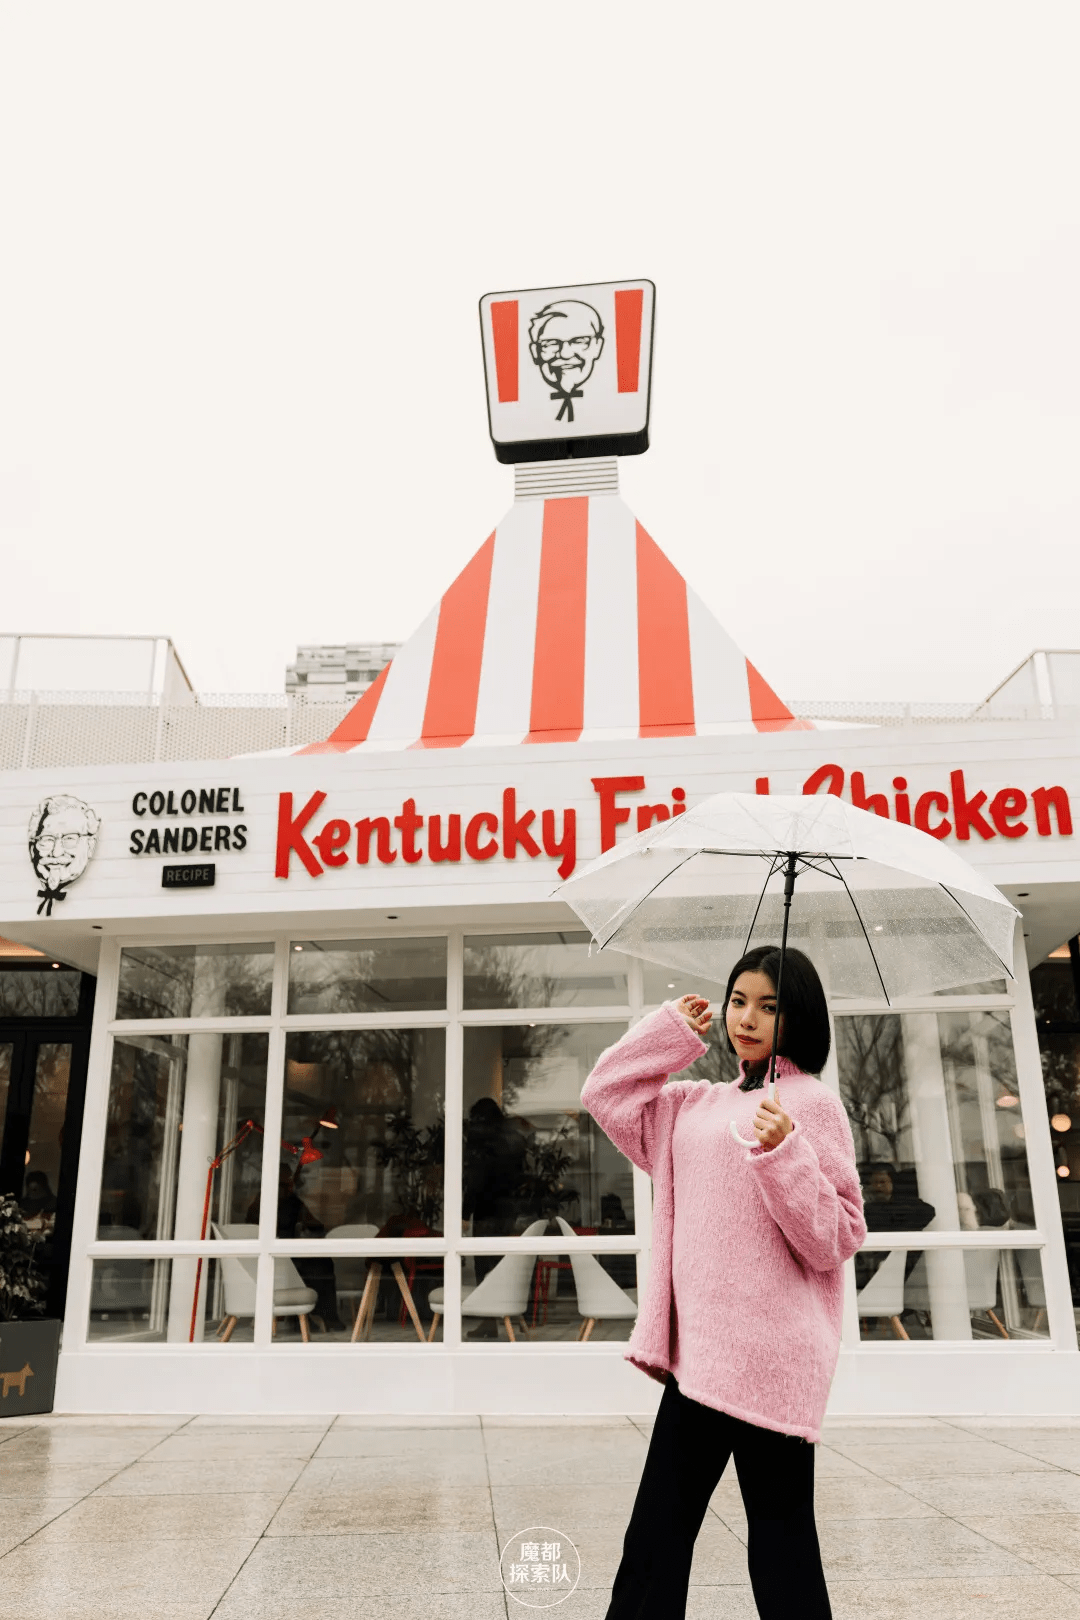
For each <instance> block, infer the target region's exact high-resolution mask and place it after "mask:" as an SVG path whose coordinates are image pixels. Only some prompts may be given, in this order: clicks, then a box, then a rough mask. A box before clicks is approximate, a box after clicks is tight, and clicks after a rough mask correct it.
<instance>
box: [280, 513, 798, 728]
mask: <svg viewBox="0 0 1080 1620" xmlns="http://www.w3.org/2000/svg"><path fill="white" fill-rule="evenodd" d="M807 728H808V723H807V722H806V721H800V720H796V719H795V717H794V716H793V715H792V713H791V711H790V709H788V708H787V707H786V706H785V705H784V704H783V703H782V702H781V701H780V699H779V698H778V697H777V696H776V694H775V692H774V691H773V690H772V688H771V687H770V686H769V685H768V683H767V682H766V681H765V680H764V679H763V678H762V676H761V675H759V674H758V672H757V670H756V669H755V668H754V666H753V664H751V663H750V661H749V659H748V658H746V657H744V655H743V654H742V653H741V652H740V651H739V648H738V647H737V646H736V645H735V643H734V641H732V639H731V637H730V636H729V635H728V633H727V631H726V630H724V629H723V628H722V627H721V625H720V624H719V623H718V622H717V620H716V619H715V618H714V617H713V615H712V613H711V612H710V611H709V609H708V608H707V607H706V606H705V604H704V603H703V602H702V601H701V598H700V597H698V596H696V595H695V593H694V592H693V591H692V590H690V588H689V587H688V585H687V583H686V581H685V580H684V579H683V577H682V575H681V574H680V573H679V571H678V569H677V568H675V567H674V566H673V565H672V564H671V563H670V562H669V561H668V559H667V557H665V555H664V553H663V552H662V551H661V550H660V548H659V546H658V545H657V544H656V542H655V541H654V540H653V539H652V538H651V537H650V536H649V535H648V534H647V533H646V532H645V530H644V529H643V528H642V526H641V524H640V523H638V522H637V520H636V519H635V517H634V515H633V513H632V512H631V511H630V510H629V508H628V507H627V506H625V505H624V504H623V502H622V501H621V500H620V499H619V497H618V496H617V495H573V496H564V497H562V498H559V499H548V500H519V501H516V502H515V504H514V505H513V506H512V507H511V509H510V511H509V512H508V513H507V515H506V517H505V518H504V519H503V520H502V522H501V523H500V524H499V526H498V528H497V529H496V530H495V532H494V533H493V534H492V535H490V536H489V537H488V539H487V540H486V541H485V542H484V544H483V545H482V546H481V547H480V550H479V551H478V552H477V553H476V555H475V556H474V557H473V558H472V560H471V562H469V563H467V564H466V566H465V567H464V568H463V569H462V571H461V573H460V574H459V575H458V577H457V579H456V580H455V581H454V583H453V584H452V585H451V586H450V588H449V590H447V591H446V593H445V594H444V596H443V597H442V600H441V601H440V602H439V604H438V606H437V607H436V608H435V610H434V611H433V612H432V613H431V614H429V615H428V617H427V618H426V619H425V620H424V622H423V624H421V625H420V627H419V628H418V629H417V630H416V631H415V632H414V634H413V635H412V636H411V638H410V639H409V640H408V641H407V642H406V643H405V645H404V647H402V649H401V651H400V652H399V653H398V655H397V657H396V658H395V659H394V661H393V663H392V664H390V665H388V667H387V668H386V669H385V670H383V672H382V673H381V675H380V676H379V678H378V679H377V680H376V681H375V683H374V685H372V686H370V687H369V688H368V690H367V691H366V692H365V693H364V694H363V696H362V697H360V698H359V699H358V700H357V702H356V704H355V705H354V707H353V708H352V709H351V710H350V711H349V713H348V714H347V715H346V717H345V719H344V720H343V721H342V722H341V724H340V725H339V726H338V727H337V729H336V730H335V731H334V732H333V733H332V734H331V735H330V737H329V738H327V740H326V741H325V742H322V743H312V744H309V745H308V746H307V747H306V748H303V749H301V750H299V752H302V753H307V754H310V753H336V752H346V751H350V750H352V749H357V748H363V749H370V750H374V749H377V750H380V751H381V750H386V749H398V748H460V747H462V746H464V745H474V746H475V745H481V744H483V745H491V744H505V743H544V742H576V741H579V740H580V741H588V740H591V739H600V738H616V739H617V738H635V737H692V736H694V735H702V734H706V735H707V734H724V733H731V732H753V731H780V730H793V729H798V730H805V729H807Z"/></svg>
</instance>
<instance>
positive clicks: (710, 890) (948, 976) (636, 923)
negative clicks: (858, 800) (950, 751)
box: [557, 793, 1019, 1001]
mask: <svg viewBox="0 0 1080 1620" xmlns="http://www.w3.org/2000/svg"><path fill="white" fill-rule="evenodd" d="M792 874H793V876H794V899H793V902H792V904H791V909H790V920H789V927H788V930H787V940H788V942H789V943H790V944H793V945H798V946H799V947H800V948H801V949H803V950H805V952H806V954H807V955H808V956H809V957H810V958H811V959H812V961H813V962H814V964H815V966H816V967H817V968H818V971H819V972H820V974H821V977H822V979H823V980H824V982H825V984H826V987H827V989H828V990H829V992H830V993H831V994H832V995H833V996H843V997H859V998H864V997H866V998H872V999H877V1000H880V999H881V998H882V996H884V998H885V1000H886V1001H892V1000H893V999H894V998H895V997H904V996H915V995H927V994H931V993H933V992H935V991H943V990H954V989H960V988H961V987H963V986H964V985H970V984H974V983H979V982H983V981H986V980H992V979H1000V978H1001V977H1002V975H1003V974H1006V975H1008V976H1009V977H1011V976H1012V959H1013V928H1014V924H1015V921H1016V918H1017V916H1018V915H1019V913H1018V912H1017V911H1016V909H1015V907H1014V906H1012V905H1010V903H1009V902H1008V901H1007V900H1006V899H1005V897H1004V896H1003V895H1002V894H1001V893H1000V892H999V891H998V890H997V889H995V888H994V886H993V884H991V883H988V882H987V881H986V880H985V879H984V878H982V877H980V876H979V874H978V873H977V872H975V871H973V869H972V868H971V867H970V866H969V865H968V864H967V862H966V861H964V860H963V859H962V858H961V857H960V856H959V855H957V854H956V853H955V852H954V851H953V850H950V849H945V848H944V847H943V846H942V845H941V844H940V843H939V842H938V840H937V839H935V838H931V837H930V836H929V834H927V833H923V832H919V831H917V830H916V829H915V828H913V827H906V826H904V825H902V824H901V823H899V822H895V821H886V820H884V819H883V818H882V817H880V816H877V815H874V814H873V813H872V812H870V811H867V810H856V809H855V808H854V807H853V806H852V805H850V804H847V803H845V802H844V801H843V800H842V799H839V798H836V797H835V796H834V795H832V794H826V795H824V796H822V797H820V798H818V797H814V798H811V797H797V796H785V795H779V794H777V795H773V796H771V797H765V796H761V797H759V796H757V795H754V794H749V793H717V794H714V796H713V797H712V798H709V799H705V800H704V801H703V802H702V803H701V804H698V805H695V806H694V808H693V809H691V810H688V811H686V813H685V814H683V815H680V816H676V817H674V818H673V819H672V820H670V821H666V822H661V823H659V825H657V826H654V827H650V828H649V829H648V830H647V831H646V832H643V833H639V834H638V835H637V837H636V838H631V839H628V840H627V841H626V842H625V843H624V844H620V845H619V846H618V847H617V848H615V849H612V850H608V851H607V853H606V854H604V855H601V856H600V857H599V858H598V859H597V860H595V861H592V862H590V864H589V865H588V866H585V867H583V868H582V869H581V871H580V872H578V873H576V874H575V875H574V876H573V877H572V878H570V879H569V880H568V881H567V882H566V883H564V884H562V885H561V887H560V888H559V889H558V891H557V893H558V895H559V896H560V898H562V899H565V900H566V902H567V903H568V905H570V906H572V907H573V909H574V911H575V912H576V913H577V915H578V916H579V917H580V918H581V920H582V921H583V922H584V923H585V924H586V926H587V927H588V928H589V930H590V931H591V933H592V935H593V938H594V939H595V940H596V942H597V944H598V945H599V946H601V948H603V947H604V946H608V945H610V946H612V947H613V948H615V949H617V950H620V951H624V952H627V953H629V954H630V955H632V956H640V957H644V958H645V960H646V961H649V962H658V963H661V964H662V965H663V966H664V967H669V968H677V969H681V970H682V971H683V972H687V973H691V974H701V975H702V977H704V978H708V979H713V980H719V981H720V982H721V983H723V982H724V981H725V980H726V978H727V976H728V974H729V972H730V971H731V968H732V967H733V966H734V964H735V963H736V962H737V961H738V959H739V957H740V956H742V955H743V954H744V953H745V952H746V951H747V950H749V949H751V948H752V947H753V946H755V945H768V944H776V945H779V944H780V943H781V939H782V936H783V933H784V910H785V907H784V889H785V886H787V887H788V889H789V894H790V892H791V883H792Z"/></svg>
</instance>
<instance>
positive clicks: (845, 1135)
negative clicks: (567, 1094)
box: [581, 1002, 866, 1440]
mask: <svg viewBox="0 0 1080 1620" xmlns="http://www.w3.org/2000/svg"><path fill="white" fill-rule="evenodd" d="M704 1050H705V1044H704V1042H703V1041H701V1040H699V1039H698V1037H697V1036H696V1035H695V1034H694V1032H693V1030H691V1029H690V1027H689V1025H688V1024H687V1023H686V1021H685V1019H683V1018H682V1017H681V1016H680V1015H679V1013H678V1012H677V1011H676V1010H675V1007H674V1005H673V1004H672V1003H670V1002H669V1003H667V1004H666V1005H665V1006H663V1007H660V1008H659V1009H658V1010H657V1011H656V1012H654V1013H650V1015H649V1016H648V1017H647V1018H644V1019H642V1021H641V1023H640V1024H637V1025H636V1026H635V1027H634V1028H633V1029H632V1030H630V1031H629V1032H628V1033H627V1034H626V1035H624V1036H623V1037H622V1039H621V1040H620V1041H617V1042H616V1043H615V1045H614V1046H611V1047H609V1048H608V1050H607V1051H606V1052H605V1053H604V1054H603V1056H602V1057H601V1058H600V1061H599V1062H598V1063H597V1065H596V1067H595V1069H594V1070H593V1071H592V1073H591V1074H590V1076H589V1078H588V1080H586V1082H585V1088H584V1090H583V1091H582V1094H581V1102H582V1106H583V1107H584V1108H587V1109H588V1111H589V1113H590V1114H591V1115H592V1116H593V1118H594V1119H595V1120H596V1122H597V1124H598V1125H600V1127H601V1128H602V1129H603V1130H604V1131H605V1132H606V1133H607V1135H608V1136H609V1137H610V1138H611V1140H612V1141H613V1142H614V1143H615V1146H616V1147H617V1148H619V1149H620V1150H621V1151H622V1152H623V1153H625V1154H626V1155H627V1157H628V1158H630V1159H632V1160H633V1161H634V1163H635V1164H637V1165H640V1166H641V1168H642V1169H643V1170H645V1171H647V1172H648V1174H649V1175H650V1176H651V1177H652V1179H653V1249H652V1271H651V1275H650V1280H649V1286H648V1289H647V1291H646V1295H645V1299H644V1301H643V1303H642V1307H641V1311H640V1313H639V1315H638V1320H637V1325H636V1326H635V1328H634V1332H633V1335H632V1337H631V1339H630V1344H629V1348H628V1350H627V1360H628V1361H631V1362H633V1364H634V1366H636V1367H640V1368H641V1370H642V1371H643V1372H647V1373H649V1374H650V1375H651V1376H652V1377H654V1378H659V1379H661V1380H663V1379H665V1378H666V1377H667V1375H668V1373H673V1374H674V1376H675V1377H676V1378H677V1379H678V1381H679V1388H680V1389H681V1390H682V1392H683V1394H684V1395H688V1396H689V1397H690V1398H691V1400H695V1401H701V1402H702V1403H703V1404H704V1405H705V1406H713V1407H716V1408H717V1409H718V1410H719V1411H721V1412H729V1413H730V1414H731V1415H732V1416H733V1417H737V1418H742V1419H743V1420H744V1421H745V1422H747V1423H756V1424H757V1425H759V1427H761V1428H765V1429H777V1430H779V1431H780V1432H781V1433H782V1434H797V1435H801V1436H802V1437H803V1438H804V1439H806V1440H817V1439H819V1438H820V1434H821V1420H822V1417H823V1416H824V1413H825V1403H826V1401H827V1399H828V1395H829V1385H830V1383H831V1382H832V1376H833V1373H834V1372H835V1370H836V1358H837V1354H838V1352H839V1347H840V1319H841V1313H842V1307H843V1291H844V1281H843V1271H842V1269H841V1268H842V1266H843V1263H844V1261H845V1260H846V1259H848V1257H849V1256H850V1255H852V1254H854V1253H855V1251H856V1249H857V1248H858V1247H859V1245H860V1244H861V1243H862V1241H863V1239H864V1237H865V1236H866V1223H865V1222H864V1220H863V1212H862V1195H861V1192H860V1189H859V1177H858V1173H857V1171H856V1168H855V1151H854V1146H853V1144H852V1139H851V1128H850V1126H849V1125H848V1121H847V1115H846V1114H845V1112H844V1108H843V1104H842V1103H841V1102H840V1101H839V1099H838V1098H837V1097H836V1096H834V1095H833V1093H832V1092H831V1091H829V1090H828V1089H827V1088H826V1087H825V1086H824V1085H822V1083H821V1081H820V1080H817V1079H815V1078H814V1077H813V1076H812V1075H807V1074H802V1073H801V1072H800V1071H799V1070H798V1069H796V1068H795V1066H794V1064H792V1063H790V1062H788V1060H787V1059H786V1058H783V1057H781V1058H778V1059H777V1064H776V1074H777V1097H778V1099H779V1101H780V1104H781V1106H782V1107H783V1108H784V1109H785V1111H786V1112H787V1113H788V1114H789V1115H790V1116H791V1118H792V1120H793V1121H794V1123H795V1129H794V1130H793V1131H792V1132H791V1133H790V1134H789V1135H788V1136H787V1137H786V1138H785V1139H784V1141H783V1142H782V1143H781V1145H780V1146H779V1147H778V1148H773V1150H772V1151H771V1152H769V1153H766V1152H764V1151H762V1149H760V1148H754V1149H752V1150H747V1149H745V1148H741V1147H740V1146H739V1144H738V1143H737V1142H736V1141H734V1140H733V1138H732V1136H731V1132H730V1129H729V1121H731V1120H734V1121H735V1123H736V1125H737V1126H738V1130H739V1135H740V1136H742V1137H744V1138H745V1139H746V1140H747V1141H749V1140H751V1139H752V1137H753V1125H752V1121H753V1118H754V1115H755V1113H756V1112H757V1108H758V1104H759V1102H760V1101H761V1097H762V1093H761V1091H749V1092H745V1091H740V1090H739V1088H738V1086H737V1085H735V1084H731V1085H712V1084H710V1082H709V1081H707V1080H677V1081H673V1082H672V1083H671V1084H665V1081H666V1079H667V1076H668V1075H669V1074H673V1073H676V1072H677V1071H678V1070H679V1069H685V1068H686V1066H687V1064H689V1063H692V1062H693V1061H694V1059H695V1058H696V1057H698V1056H700V1054H701V1053H702V1052H703V1051H704Z"/></svg>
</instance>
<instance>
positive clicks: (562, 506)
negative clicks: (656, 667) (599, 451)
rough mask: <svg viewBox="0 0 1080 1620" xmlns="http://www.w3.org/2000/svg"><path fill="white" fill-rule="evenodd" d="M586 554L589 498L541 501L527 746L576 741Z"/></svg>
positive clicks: (581, 713) (581, 714)
mask: <svg viewBox="0 0 1080 1620" xmlns="http://www.w3.org/2000/svg"><path fill="white" fill-rule="evenodd" d="M588 553H589V497H588V496H587V495H575V496H570V497H568V498H567V499H565V500H560V501H545V502H544V530H543V536H542V539H541V544H540V593H539V600H538V602H537V605H536V650H535V653H534V655H533V684H532V710H531V713H530V716H529V735H528V736H527V737H526V739H525V741H526V742H576V741H577V739H578V738H579V737H580V736H581V728H582V725H583V724H584V721H585V577H586V571H587V566H588Z"/></svg>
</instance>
